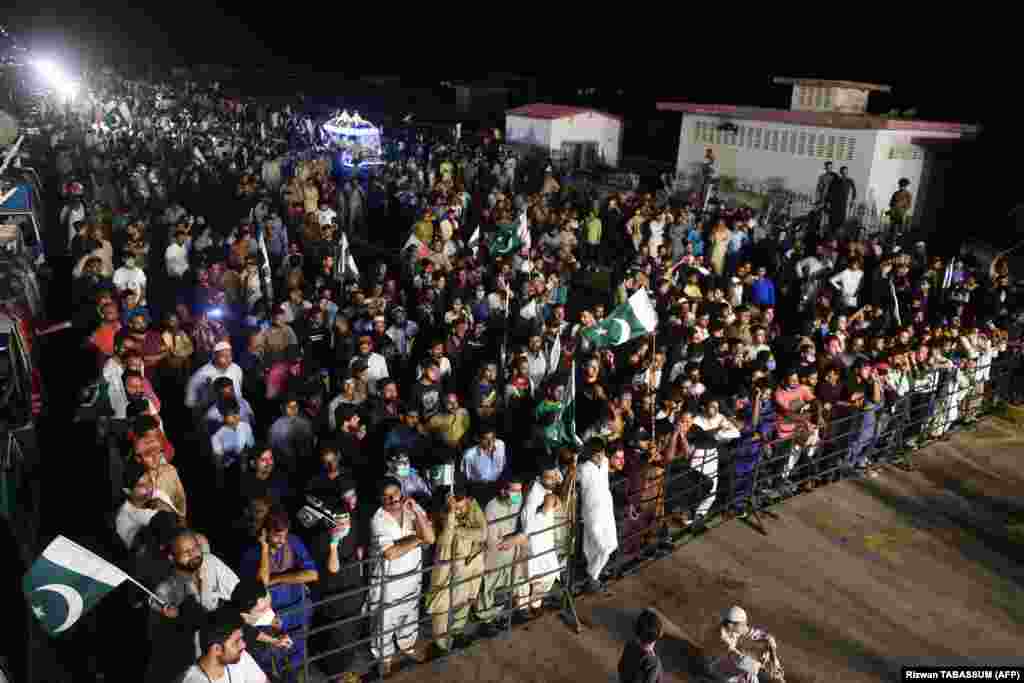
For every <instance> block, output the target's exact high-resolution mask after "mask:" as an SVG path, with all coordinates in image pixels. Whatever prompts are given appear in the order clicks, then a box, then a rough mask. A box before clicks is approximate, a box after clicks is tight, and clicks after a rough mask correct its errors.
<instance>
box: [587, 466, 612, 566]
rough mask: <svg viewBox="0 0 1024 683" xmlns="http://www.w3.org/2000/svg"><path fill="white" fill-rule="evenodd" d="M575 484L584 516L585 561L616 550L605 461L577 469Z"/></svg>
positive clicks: (610, 494)
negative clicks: (601, 552) (602, 552)
mask: <svg viewBox="0 0 1024 683" xmlns="http://www.w3.org/2000/svg"><path fill="white" fill-rule="evenodd" d="M576 484H577V486H578V487H579V492H580V500H581V503H582V512H583V552H584V554H585V555H587V556H588V557H594V556H597V555H598V554H600V551H602V550H607V551H611V550H615V549H616V548H618V547H619V538H618V533H617V532H616V530H615V506H614V503H613V502H612V490H611V485H610V484H609V483H608V460H607V459H605V460H604V462H603V463H601V465H600V466H598V465H595V464H594V463H593V461H590V460H588V461H587V462H585V463H583V464H582V465H580V467H579V471H578V475H577V479H576Z"/></svg>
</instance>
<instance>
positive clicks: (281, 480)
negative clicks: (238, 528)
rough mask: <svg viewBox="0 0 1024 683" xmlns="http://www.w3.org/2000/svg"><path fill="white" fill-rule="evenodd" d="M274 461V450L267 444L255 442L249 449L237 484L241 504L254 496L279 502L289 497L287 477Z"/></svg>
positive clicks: (289, 490)
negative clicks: (253, 446) (254, 445)
mask: <svg viewBox="0 0 1024 683" xmlns="http://www.w3.org/2000/svg"><path fill="white" fill-rule="evenodd" d="M274 462H275V461H274V451H273V450H271V449H270V447H269V446H264V445H259V444H257V445H256V447H255V448H253V449H251V451H250V452H249V454H248V457H247V463H246V466H245V467H243V468H242V475H241V480H240V481H239V484H238V494H239V499H240V500H241V501H242V503H243V505H244V503H246V502H248V501H250V500H252V499H254V498H271V499H273V500H275V501H277V502H280V503H285V502H288V500H289V498H291V489H290V487H289V485H288V479H287V478H286V477H285V476H284V475H283V474H281V472H280V471H279V470H278V469H277V468H276V467H275V464H274ZM239 507H242V505H240V506H239Z"/></svg>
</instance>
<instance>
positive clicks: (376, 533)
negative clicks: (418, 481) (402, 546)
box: [370, 506, 423, 603]
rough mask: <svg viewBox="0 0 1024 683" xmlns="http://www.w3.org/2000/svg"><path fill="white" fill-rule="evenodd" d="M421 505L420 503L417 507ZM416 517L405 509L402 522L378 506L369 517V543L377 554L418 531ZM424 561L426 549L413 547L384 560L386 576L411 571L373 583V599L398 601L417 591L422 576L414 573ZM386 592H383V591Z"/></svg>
mask: <svg viewBox="0 0 1024 683" xmlns="http://www.w3.org/2000/svg"><path fill="white" fill-rule="evenodd" d="M417 507H418V506H417ZM415 521H416V516H415V515H413V514H410V513H408V512H405V511H403V512H402V515H401V522H399V521H398V520H396V519H395V518H394V517H392V516H391V513H389V512H387V511H386V510H385V509H384V508H378V509H377V512H376V513H375V514H374V515H373V519H371V520H370V542H371V543H372V547H373V550H374V552H375V553H376V554H378V555H382V554H383V553H384V551H385V550H387V549H388V548H390V547H391V546H393V545H394V544H395V543H397V542H398V541H400V540H402V539H403V538H408V537H409V536H412V535H414V534H415V533H416V525H415ZM422 562H423V548H421V547H420V548H413V549H412V550H410V551H409V552H407V553H406V554H405V555H402V556H401V557H399V558H397V559H395V560H384V575H385V576H386V577H396V576H401V575H403V574H409V576H405V577H403V578H391V579H389V580H388V581H387V582H386V583H385V584H384V586H383V591H382V590H381V586H380V583H379V582H371V583H376V585H371V588H370V595H371V597H370V602H371V603H375V602H377V601H378V600H381V599H383V600H384V602H395V601H396V600H400V599H401V598H404V597H407V596H409V595H412V594H414V593H418V592H419V590H420V585H421V584H422V577H421V576H420V574H418V573H415V572H416V570H418V569H419V568H420V566H421V564H422ZM372 566H373V570H372V571H375V572H376V571H378V569H377V568H378V567H379V565H378V563H376V562H375V563H374V564H373V565H372ZM382 592H383V595H381V593H382Z"/></svg>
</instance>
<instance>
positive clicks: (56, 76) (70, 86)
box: [32, 59, 78, 100]
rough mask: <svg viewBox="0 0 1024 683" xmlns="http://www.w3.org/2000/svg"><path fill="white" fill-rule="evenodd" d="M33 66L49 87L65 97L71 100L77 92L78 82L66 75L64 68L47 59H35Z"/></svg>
mask: <svg viewBox="0 0 1024 683" xmlns="http://www.w3.org/2000/svg"><path fill="white" fill-rule="evenodd" d="M32 64H33V66H35V67H36V69H38V70H39V73H40V74H42V75H43V78H45V79H46V82H47V83H48V84H49V85H50V87H51V88H53V89H54V90H56V91H57V93H58V94H59V95H60V96H61V97H64V98H65V99H68V100H72V99H74V98H75V95H77V94H78V84H77V83H75V82H74V81H73V80H71V79H70V78H68V77H67V75H66V74H65V73H64V70H63V69H61V68H60V67H59V66H58V65H57V64H55V63H54V62H51V61H49V60H47V59H37V60H35V61H34V62H33V63H32Z"/></svg>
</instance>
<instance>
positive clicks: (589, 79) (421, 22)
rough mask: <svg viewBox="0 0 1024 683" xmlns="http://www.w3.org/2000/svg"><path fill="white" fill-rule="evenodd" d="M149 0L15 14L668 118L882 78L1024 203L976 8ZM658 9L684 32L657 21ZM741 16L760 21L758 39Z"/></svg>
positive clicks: (1005, 45)
mask: <svg viewBox="0 0 1024 683" xmlns="http://www.w3.org/2000/svg"><path fill="white" fill-rule="evenodd" d="M145 4H146V5H150V6H149V7H147V8H145V9H143V8H140V7H137V6H136V7H133V6H131V5H130V4H129V3H123V4H122V3H108V4H107V5H106V6H103V5H102V4H93V5H92V6H91V7H90V8H82V7H81V6H79V5H78V4H76V3H72V2H69V1H67V0H65V2H63V3H61V2H54V1H53V0H41V2H30V1H29V0H14V7H13V8H12V9H11V10H9V11H8V13H7V14H6V15H5V16H6V17H7V19H6V21H7V22H8V24H9V26H10V28H11V29H12V30H15V31H18V32H19V33H20V34H21V35H22V36H25V37H26V39H27V40H28V41H29V42H30V43H31V45H32V47H33V49H35V50H36V51H38V52H44V53H47V54H51V55H54V56H58V57H60V58H61V59H63V60H70V61H71V62H74V61H75V60H77V59H80V58H81V56H82V55H85V54H88V55H91V56H92V59H97V58H98V59H100V60H106V61H109V62H113V63H115V64H125V63H136V64H144V63H149V62H151V61H155V62H158V63H164V64H201V63H215V64H230V65H238V66H254V67H264V68H272V69H280V70H281V71H282V72H290V73H298V74H301V75H303V76H304V77H306V79H307V81H312V82H313V83H314V84H315V86H316V87H318V88H319V89H320V90H321V91H324V94H327V92H326V91H330V90H331V88H332V83H333V82H335V81H340V74H344V76H346V77H358V76H361V75H368V74H382V73H397V74H400V75H401V76H402V77H403V80H405V81H406V82H414V83H418V84H436V83H439V82H440V81H441V80H445V79H451V80H457V79H462V78H474V77H481V76H485V75H486V74H487V72H488V71H506V72H518V73H523V74H527V75H534V76H537V77H539V78H540V84H539V85H540V88H539V90H540V94H541V96H546V99H549V100H552V101H566V100H568V99H569V93H572V92H574V91H575V90H576V89H577V88H584V87H598V88H603V89H605V90H606V91H610V92H612V93H614V91H616V90H618V89H623V90H624V91H625V95H624V96H621V97H616V96H614V95H613V96H611V97H609V98H607V99H605V100H603V101H601V102H592V103H590V104H595V105H603V106H605V107H606V108H609V109H613V110H617V112H618V113H621V114H624V115H625V116H626V117H627V122H629V121H631V120H634V121H636V122H637V124H638V125H639V126H640V127H643V126H644V125H646V122H644V120H643V119H644V118H645V117H648V116H649V117H652V118H657V116H658V115H657V113H656V112H655V111H654V103H655V102H656V101H657V100H658V99H659V98H660V99H682V100H689V101H696V102H706V103H728V104H749V105H760V106H768V107H781V108H785V107H787V106H788V96H789V88H788V87H785V86H775V85H772V83H771V77H772V76H794V77H797V76H814V77H821V78H836V79H846V80H859V81H868V82H875V83H885V84H889V85H891V86H893V90H894V92H893V94H891V95H884V94H875V95H872V97H871V100H870V102H871V105H870V106H871V110H872V111H874V112H884V111H886V110H888V109H890V108H893V107H895V108H899V109H907V108H910V107H914V108H916V109H917V111H918V117H919V118H925V119H931V120H948V121H962V122H967V123H980V124H982V126H983V128H984V132H983V134H982V137H981V139H980V140H979V141H978V142H977V143H976V144H975V145H974V146H973V148H972V149H971V150H970V151H969V152H967V153H965V154H964V155H963V157H964V161H963V162H960V163H961V165H963V166H970V167H972V168H970V169H969V170H968V171H967V172H965V173H964V174H963V176H964V182H965V183H966V184H967V185H970V187H966V186H965V188H964V190H963V193H964V194H966V195H968V196H969V197H971V198H972V199H971V201H974V202H975V203H977V204H983V205H985V206H991V207H993V208H995V207H998V210H997V211H995V213H994V214H993V217H992V218H991V219H989V220H998V216H997V215H996V214H998V213H1000V212H1002V215H1003V216H1005V211H1008V208H1007V209H1005V210H1004V209H1003V208H1002V207H1004V206H1005V207H1009V206H1012V205H1013V204H1014V203H1016V202H1019V201H1024V196H1021V193H1020V191H1019V190H1018V189H1017V183H1016V181H1015V180H1014V175H1015V171H1014V170H1013V169H1012V168H1011V167H1010V164H1012V163H1013V162H1014V161H1015V160H1016V159H1017V158H1018V157H1019V156H1020V155H1021V154H1022V153H1024V137H1022V136H1020V135H1018V134H1017V133H1016V121H1017V112H1016V107H1015V106H1014V105H1013V99H1014V98H1013V93H1012V90H1008V88H1007V86H1008V82H1007V81H1006V80H1005V79H1006V78H1007V75H1008V74H1007V71H1012V70H1013V68H1014V67H1013V66H1012V65H1013V63H1015V62H1014V60H1012V59H1011V60H1008V59H1007V58H1006V56H1005V55H1000V54H997V53H994V52H993V50H1010V51H1012V46H1013V44H1014V43H1013V42H1012V41H1011V42H1006V40H1005V39H1004V38H1003V37H1002V36H1001V35H999V28H998V26H997V25H996V26H993V25H992V22H988V25H985V26H984V31H976V30H975V27H973V26H971V25H970V23H971V22H970V19H963V18H960V17H958V18H957V20H956V25H955V27H946V31H945V32H944V31H943V30H942V29H941V27H937V26H935V25H928V24H922V25H918V24H917V23H915V22H919V21H920V18H919V17H915V18H914V20H913V21H910V20H907V21H904V22H903V23H900V21H899V20H897V19H896V18H895V17H891V16H890V15H886V16H887V20H886V21H885V22H878V23H875V22H869V23H865V24H864V25H860V24H858V23H857V22H855V21H851V22H847V23H844V22H840V21H833V20H832V19H830V18H829V17H828V16H827V12H826V14H825V15H822V16H818V15H817V14H814V16H810V17H808V16H803V15H802V14H801V13H799V12H797V13H796V14H793V15H792V16H789V14H787V13H786V12H783V13H782V14H779V11H781V10H778V9H770V8H769V9H768V10H765V11H766V14H765V15H764V16H760V15H758V13H756V12H754V13H751V12H749V11H747V10H742V11H740V10H736V12H734V14H735V15H736V16H734V17H733V19H732V20H728V21H727V20H726V19H728V17H724V16H719V15H717V14H714V13H711V10H710V9H709V10H708V13H707V16H706V17H705V19H707V21H704V20H702V21H698V22H696V23H693V25H692V26H689V25H688V24H687V23H686V21H685V19H686V17H673V16H672V15H671V13H668V14H666V15H665V16H660V15H657V16H653V17H647V19H648V21H646V22H645V23H644V24H643V25H642V26H640V27H639V29H634V28H633V27H632V26H631V25H626V24H623V22H620V21H619V19H618V18H617V17H616V16H613V15H611V14H608V13H605V12H595V13H593V17H594V19H593V20H589V19H584V20H581V19H580V18H579V17H573V19H572V21H561V23H560V20H561V18H560V17H557V16H549V15H545V14H531V13H530V10H528V9H524V8H519V10H518V11H519V12H520V14H519V15H516V16H507V10H508V9H509V8H512V7H513V6H511V5H502V7H505V10H506V16H505V17H504V18H499V17H498V16H496V15H495V14H494V13H493V12H490V11H484V10H485V8H483V6H481V7H480V8H477V9H473V8H465V7H463V6H451V7H449V6H445V5H438V4H435V5H431V6H429V7H426V8H425V9H426V10H428V11H429V12H430V14H429V15H428V16H426V17H420V16H415V15H414V14H413V13H411V11H410V10H409V9H408V6H405V5H403V4H400V3H390V4H387V5H384V4H382V3H373V2H363V3H358V2H346V3H338V2H334V3H330V2H328V3H321V2H304V3H277V4H269V3H265V2H259V0H254V1H253V2H249V3H245V4H242V3H235V4H233V5H228V4H225V3H223V2H221V3H214V2H203V3H195V2H170V1H167V0H160V1H159V2H145ZM353 7H355V8H356V9H354V10H353V9H352V8H353ZM515 7H518V6H515ZM524 7H525V6H524ZM549 9H550V8H549ZM848 9H850V11H851V12H853V13H854V14H856V13H858V12H861V11H862V10H853V9H852V8H848ZM723 11H727V10H723ZM729 11H731V10H729ZM794 11H795V10H794ZM879 11H881V10H879ZM886 11H887V12H888V11H889V10H886ZM787 12H788V11H787ZM784 16H786V17H789V18H788V19H786V20H785V21H782V20H781V19H782V18H783V17H784ZM240 17H241V18H240ZM992 18H993V17H989V19H992ZM776 19H778V22H776V23H772V22H773V21H774V20H776ZM662 20H664V21H662ZM865 21H869V20H868V18H867V17H865ZM673 22H675V23H673ZM808 22H809V23H808ZM627 23H628V20H627ZM660 23H664V24H665V25H666V26H667V27H668V28H669V29H670V31H672V33H671V34H669V35H666V36H665V37H661V36H656V35H653V33H652V31H654V30H655V29H657V28H658V27H659V24H660ZM620 24H622V25H620ZM736 26H740V27H741V28H742V26H749V27H753V28H755V29H756V30H759V31H762V32H763V35H762V36H760V38H751V37H749V36H747V35H743V34H742V32H737V30H736V28H735V27H736ZM816 26H817V27H818V28H817V29H815V28H814V27H816ZM759 27H760V28H759ZM830 27H831V28H830ZM950 28H953V30H949V29H950ZM811 29H814V30H811ZM818 29H820V30H818ZM833 34H834V35H833ZM1015 40H1016V39H1015ZM342 87H343V86H342ZM338 94H344V93H338ZM566 103H569V102H566ZM628 144H629V143H628V142H627V146H628ZM982 194H985V195H986V198H985V199H984V200H982V199H981V195H982ZM964 205H965V206H966V205H967V203H966V202H965V203H964Z"/></svg>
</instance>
